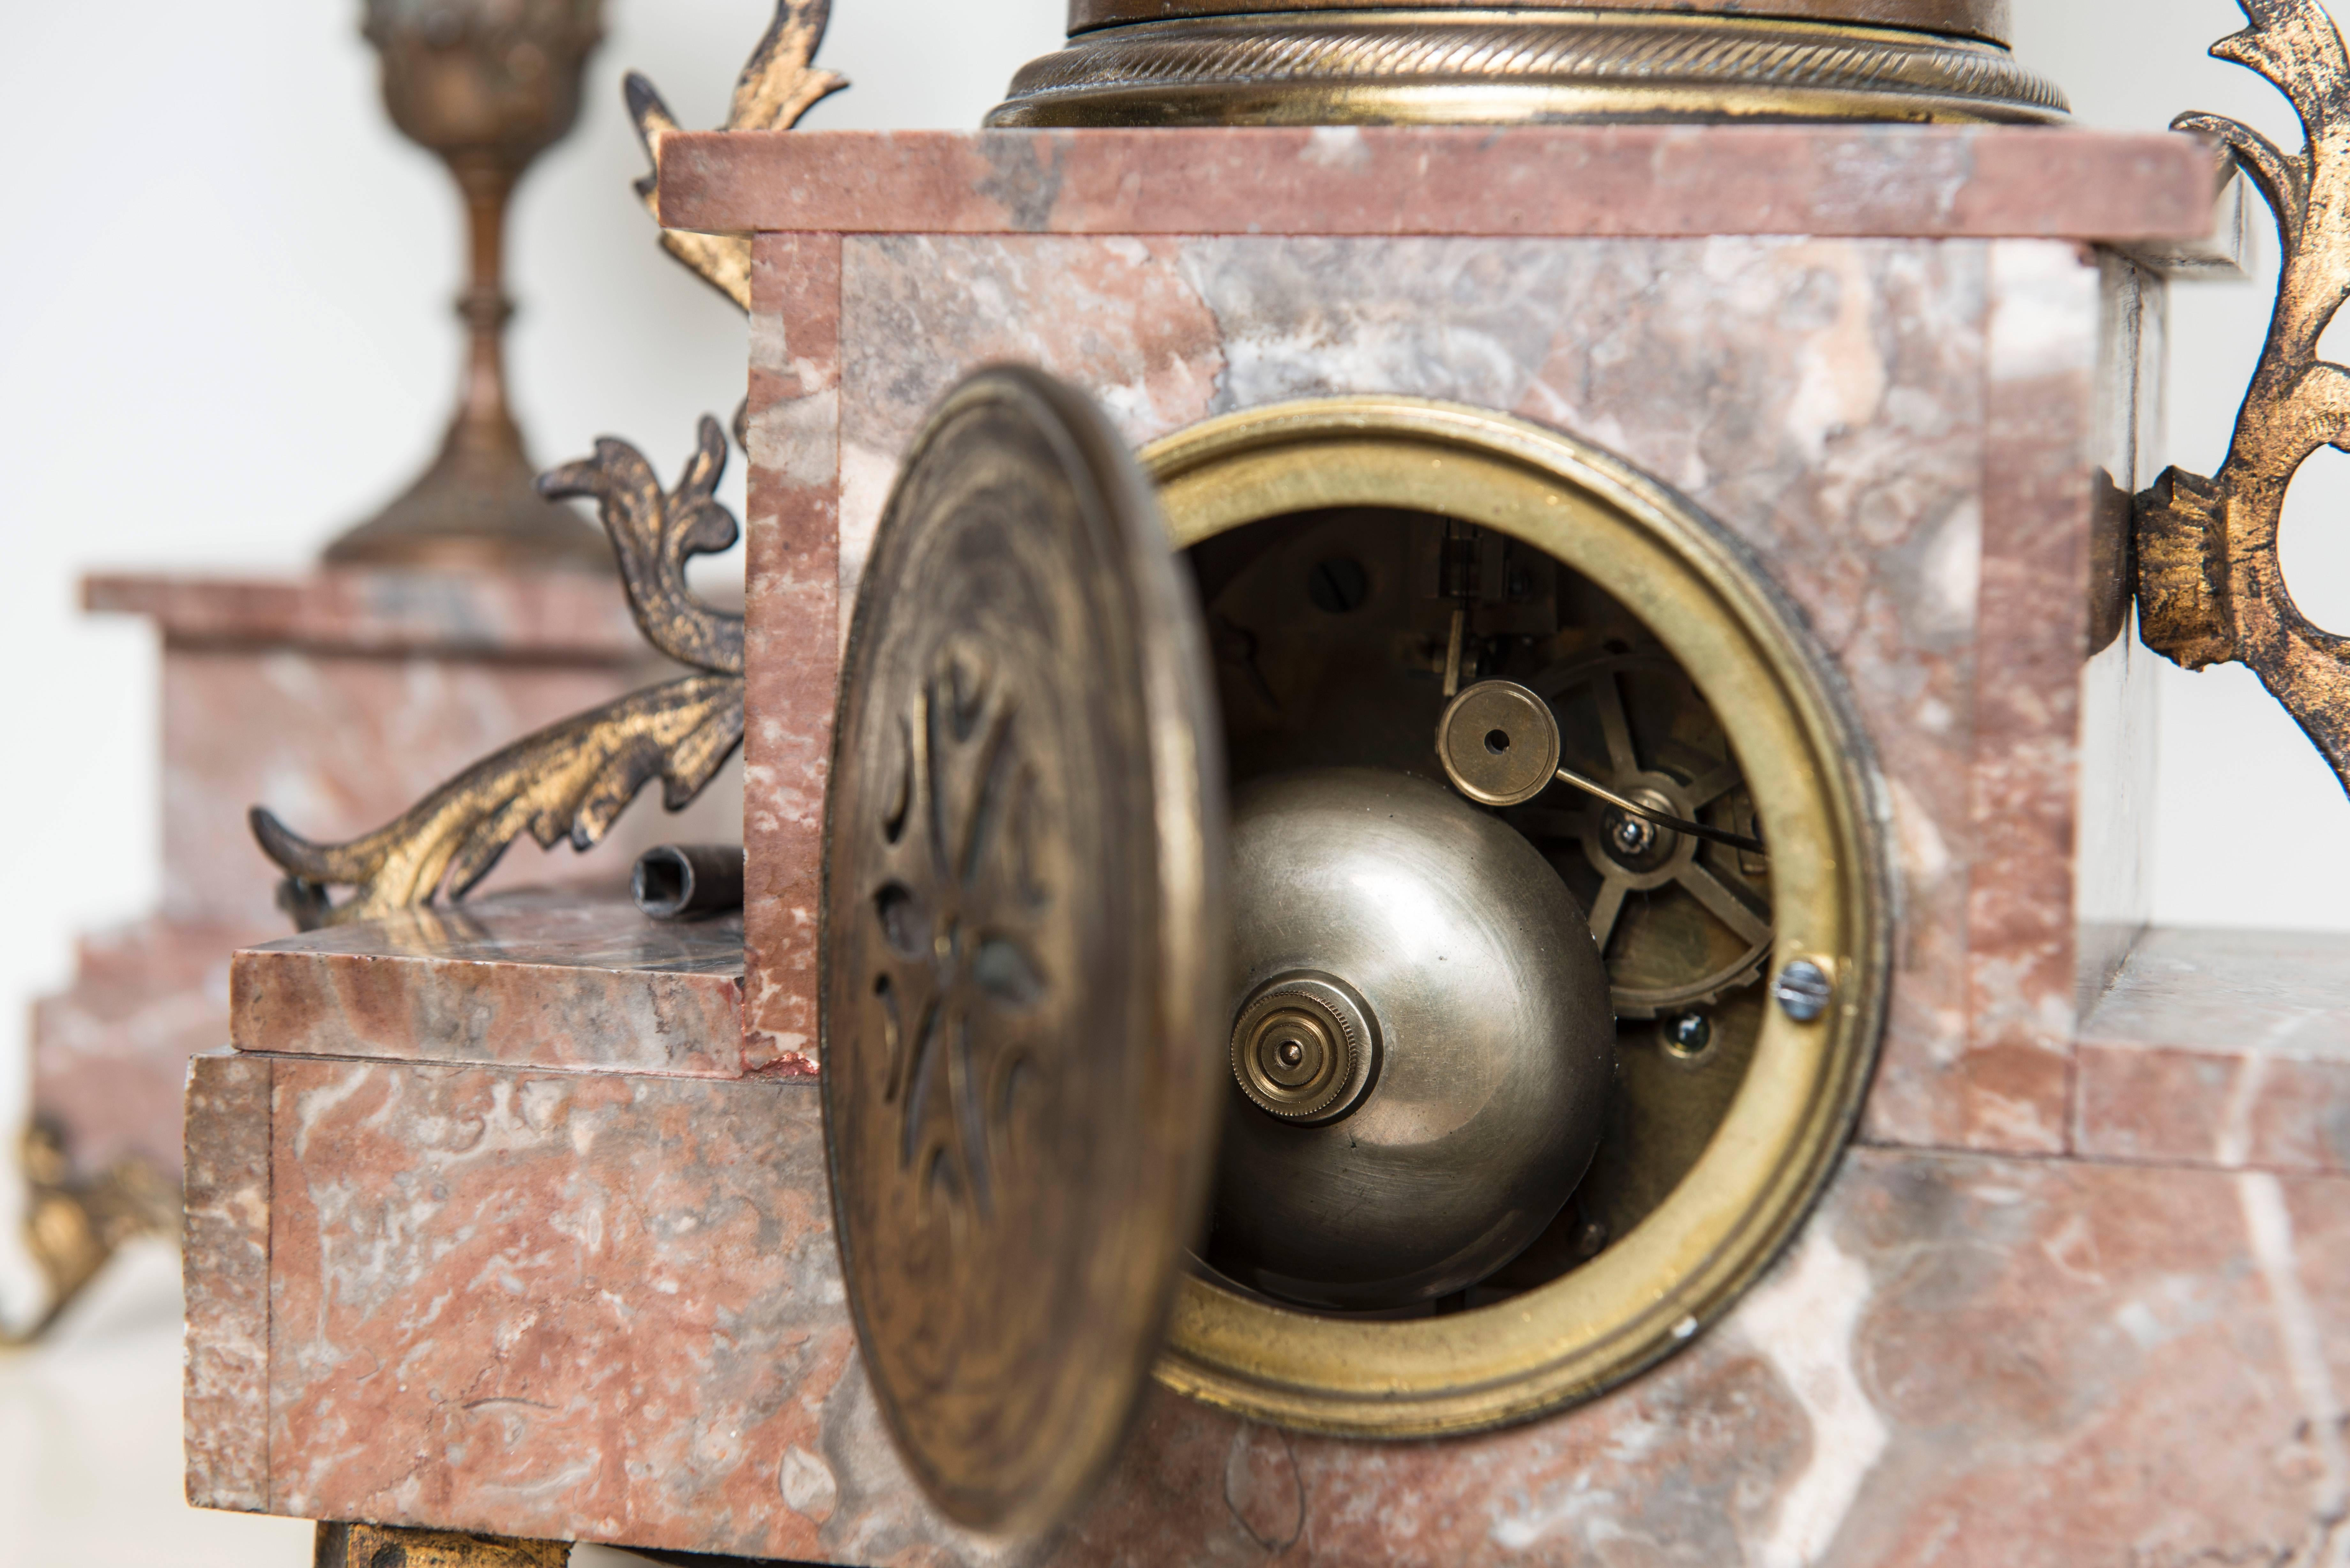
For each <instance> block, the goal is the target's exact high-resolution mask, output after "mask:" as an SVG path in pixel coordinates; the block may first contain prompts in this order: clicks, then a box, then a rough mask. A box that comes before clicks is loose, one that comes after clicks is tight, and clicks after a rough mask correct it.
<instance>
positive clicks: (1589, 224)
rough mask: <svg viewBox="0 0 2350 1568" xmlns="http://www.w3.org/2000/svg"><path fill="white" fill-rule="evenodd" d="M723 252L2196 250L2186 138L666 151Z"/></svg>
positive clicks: (684, 147) (1158, 142)
mask: <svg viewBox="0 0 2350 1568" xmlns="http://www.w3.org/2000/svg"><path fill="white" fill-rule="evenodd" d="M2217 183H2218V182H2217V179H2216V177H2215V164H2214V161H2213V159H2212V155H2211V153H2210V150H2209V149H2208V148H2207V147H2206V146H2205V145H2204V144H2202V143H2200V142H2199V141H2197V140H2193V139H2191V138H2188V137H2183V136H2168V135H2146V134H2139V133H2131V132H2117V131H2093V130H2069V129H2068V130H2048V129H2036V128H2016V127H1991V126H1865V127H1860V126H1840V125H1762V126H1648V125H1618V126H1575V125H1543V126H1519V127H1511V128H1496V127H1492V126H1409V127H1405V126H1390V127H1353V126H1347V127H1321V128H1311V129H1309V128H1293V127H1280V128H1273V127H1247V128H1235V129H1219V130H983V131H857V130H836V131H805V130H795V131H757V132H744V131H736V132H715V131H712V132H695V133H684V134H679V135H674V136H670V137H667V138H665V139H663V140H662V142H661V147H660V202H661V222H662V223H663V224H664V225H666V226H668V227H671V228H681V229H702V230H709V231H713V232H735V233H745V232H751V231H786V230H788V231H800V232H807V233H841V234H908V233H911V234H1475V235H1590V234H1625V235H1641V236H1659V235H1696V234H1815V235H1835V236H1845V237H1851V236H1877V235H1904V236H1917V237H1972V238H1996V237H2010V236H2012V237H2040V236H2061V237H2065V238H2074V239H2094V240H2105V241H2116V242H2135V241H2148V240H2154V241H2158V240H2182V241H2191V240H2199V239H2201V238H2203V237H2204V236H2206V235H2207V234H2210V228H2211V222H2212V202H2213V196H2214V193H2215V191H2216V188H2217Z"/></svg>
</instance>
